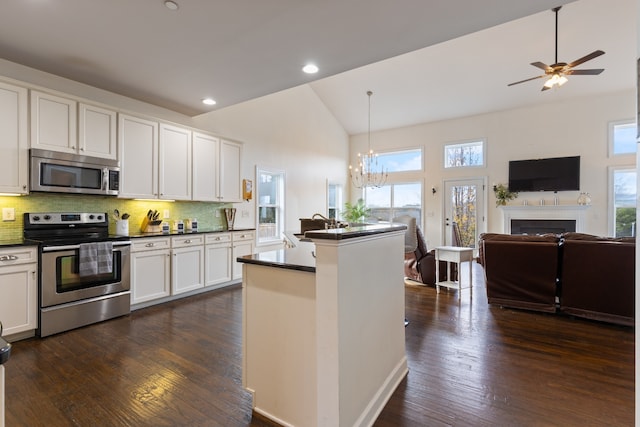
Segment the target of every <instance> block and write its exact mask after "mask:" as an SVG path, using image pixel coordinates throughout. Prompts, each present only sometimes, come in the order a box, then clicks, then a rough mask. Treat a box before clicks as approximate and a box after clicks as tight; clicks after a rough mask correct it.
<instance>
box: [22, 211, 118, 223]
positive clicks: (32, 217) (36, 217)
mask: <svg viewBox="0 0 640 427" xmlns="http://www.w3.org/2000/svg"><path fill="white" fill-rule="evenodd" d="M25 217H26V218H25V223H29V224H59V225H62V224H104V223H106V222H107V214H106V213H104V212H98V213H95V212H83V213H77V212H38V213H28V214H25Z"/></svg>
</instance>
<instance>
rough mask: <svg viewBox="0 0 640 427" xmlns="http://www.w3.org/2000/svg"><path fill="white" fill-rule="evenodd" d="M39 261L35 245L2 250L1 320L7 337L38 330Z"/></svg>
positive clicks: (0, 275)
mask: <svg viewBox="0 0 640 427" xmlns="http://www.w3.org/2000/svg"><path fill="white" fill-rule="evenodd" d="M37 260H38V254H37V248H36V247H35V246H31V247H29V246H19V247H18V246H16V247H13V248H7V249H1V250H0V317H1V318H0V321H2V325H3V327H4V332H3V335H4V336H10V335H13V334H17V333H20V332H28V331H35V329H36V328H37V327H38V299H37V298H38V290H37V274H38V261H37Z"/></svg>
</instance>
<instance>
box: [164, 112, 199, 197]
mask: <svg viewBox="0 0 640 427" xmlns="http://www.w3.org/2000/svg"><path fill="white" fill-rule="evenodd" d="M159 147H160V149H159V155H160V158H159V161H160V169H159V175H158V178H159V189H160V198H161V199H172V200H191V131H190V130H187V129H184V128H180V127H177V126H171V125H168V124H164V123H161V124H160V145H159Z"/></svg>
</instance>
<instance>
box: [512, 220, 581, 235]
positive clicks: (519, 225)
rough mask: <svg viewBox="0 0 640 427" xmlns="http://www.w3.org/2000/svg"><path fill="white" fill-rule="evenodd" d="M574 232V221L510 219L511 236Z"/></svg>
mask: <svg viewBox="0 0 640 427" xmlns="http://www.w3.org/2000/svg"><path fill="white" fill-rule="evenodd" d="M569 231H576V220H575V219H512V220H511V234H531V235H533V234H545V233H554V234H560V233H566V232H569Z"/></svg>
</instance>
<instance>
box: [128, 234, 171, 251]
mask: <svg viewBox="0 0 640 427" xmlns="http://www.w3.org/2000/svg"><path fill="white" fill-rule="evenodd" d="M131 242H132V243H131V252H142V251H153V250H157V249H169V248H170V247H171V240H170V239H169V237H154V238H149V239H132V241H131Z"/></svg>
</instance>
